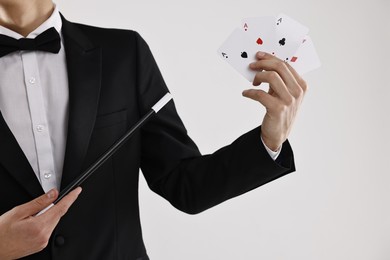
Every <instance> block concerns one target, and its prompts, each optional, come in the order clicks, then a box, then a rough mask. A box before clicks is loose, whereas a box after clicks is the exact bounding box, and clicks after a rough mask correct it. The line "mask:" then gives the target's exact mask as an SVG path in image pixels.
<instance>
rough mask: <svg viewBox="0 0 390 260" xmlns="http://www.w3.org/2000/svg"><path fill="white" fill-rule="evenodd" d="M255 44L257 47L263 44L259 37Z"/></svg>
mask: <svg viewBox="0 0 390 260" xmlns="http://www.w3.org/2000/svg"><path fill="white" fill-rule="evenodd" d="M256 43H257V44H258V45H262V44H263V40H262V39H261V38H260V37H259V38H258V39H257V41H256Z"/></svg>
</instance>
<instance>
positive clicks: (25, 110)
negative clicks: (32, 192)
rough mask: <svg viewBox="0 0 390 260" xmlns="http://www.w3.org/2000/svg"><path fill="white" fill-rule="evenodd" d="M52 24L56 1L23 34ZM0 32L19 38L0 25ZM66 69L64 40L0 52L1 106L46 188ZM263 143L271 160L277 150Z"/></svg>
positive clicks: (60, 159) (53, 179)
mask: <svg viewBox="0 0 390 260" xmlns="http://www.w3.org/2000/svg"><path fill="white" fill-rule="evenodd" d="M51 27H54V28H55V29H56V30H57V31H58V32H59V33H60V35H61V27H62V20H61V17H60V14H59V11H58V9H57V7H55V9H54V11H53V13H52V15H51V16H50V17H49V19H48V20H46V21H45V22H44V23H43V24H42V25H40V26H39V27H38V28H37V29H35V30H34V31H33V32H31V33H30V34H29V35H28V36H27V37H26V38H32V39H33V38H35V37H36V36H37V35H39V34H40V33H42V32H44V31H45V30H47V29H49V28H51ZM0 34H3V35H7V36H9V37H12V38H15V39H20V38H23V36H22V35H20V34H18V33H16V32H14V31H11V30H9V29H7V28H5V27H2V26H0ZM61 38H62V37H61ZM67 75H68V74H67V68H66V57H65V49H64V45H63V40H62V41H61V50H60V52H59V53H58V54H53V53H48V52H42V51H18V52H13V53H10V54H8V55H6V56H4V57H2V58H0V111H1V113H2V115H3V117H4V120H5V121H6V123H7V125H8V127H9V128H10V130H11V131H12V133H13V135H14V136H15V138H16V140H17V142H18V144H19V146H20V147H21V149H22V150H23V152H24V154H25V156H26V157H27V159H28V161H29V163H30V165H31V167H32V169H33V170H34V172H35V174H36V176H37V178H38V180H39V182H40V183H41V185H42V188H43V190H44V191H45V192H47V191H49V190H50V189H52V188H57V189H59V188H60V185H61V177H62V168H63V164H64V156H65V147H66V136H67V126H68V102H69V90H68V77H67ZM264 146H265V145H264ZM265 147H266V149H267V151H268V153H269V154H270V156H271V157H272V158H273V159H274V160H275V159H276V158H277V157H278V155H279V153H280V150H279V151H278V152H273V151H272V150H270V149H268V147H267V146H265Z"/></svg>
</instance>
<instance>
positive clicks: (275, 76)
mask: <svg viewBox="0 0 390 260" xmlns="http://www.w3.org/2000/svg"><path fill="white" fill-rule="evenodd" d="M257 58H258V59H259V60H258V61H256V62H254V63H252V64H250V68H251V69H253V70H257V71H259V72H258V73H257V74H256V76H255V79H254V81H253V85H254V86H258V85H260V84H261V82H267V83H270V85H271V86H272V88H273V89H274V90H275V92H277V94H278V95H281V93H283V95H284V96H285V95H286V93H284V91H286V90H287V91H288V92H289V94H291V95H292V96H294V97H295V98H297V97H300V96H301V95H302V94H303V93H304V92H306V90H307V84H306V82H305V81H304V80H303V79H302V77H301V76H300V75H299V74H298V73H297V72H296V71H295V69H294V68H293V67H291V65H290V64H288V63H286V62H284V61H282V60H280V59H278V58H277V57H275V56H273V55H271V54H268V53H264V52H258V53H257ZM264 72H270V73H268V74H267V73H264ZM281 82H282V83H283V85H285V88H283V87H281V84H280V83H281Z"/></svg>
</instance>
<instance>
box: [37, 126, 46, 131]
mask: <svg viewBox="0 0 390 260" xmlns="http://www.w3.org/2000/svg"><path fill="white" fill-rule="evenodd" d="M44 129H45V128H44V127H43V125H37V131H38V132H42V131H43V130H44Z"/></svg>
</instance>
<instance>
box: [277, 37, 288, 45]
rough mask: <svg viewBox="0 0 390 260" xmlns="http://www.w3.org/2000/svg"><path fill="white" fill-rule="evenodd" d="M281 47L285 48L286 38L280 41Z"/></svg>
mask: <svg viewBox="0 0 390 260" xmlns="http://www.w3.org/2000/svg"><path fill="white" fill-rule="evenodd" d="M279 44H280V46H282V45H283V46H284V45H285V44H286V38H283V39H281V40H280V41H279Z"/></svg>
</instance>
